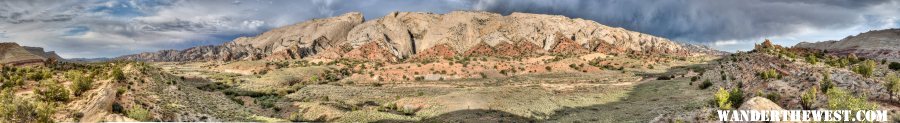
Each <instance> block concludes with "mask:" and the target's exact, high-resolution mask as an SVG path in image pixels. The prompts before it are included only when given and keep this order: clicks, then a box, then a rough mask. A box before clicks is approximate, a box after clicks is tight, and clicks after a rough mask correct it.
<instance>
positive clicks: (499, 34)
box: [0, 11, 900, 122]
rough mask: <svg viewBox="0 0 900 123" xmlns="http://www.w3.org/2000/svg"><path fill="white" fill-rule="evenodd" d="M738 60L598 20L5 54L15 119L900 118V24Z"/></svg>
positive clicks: (429, 18) (484, 20)
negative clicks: (812, 114) (73, 53)
mask: <svg viewBox="0 0 900 123" xmlns="http://www.w3.org/2000/svg"><path fill="white" fill-rule="evenodd" d="M760 42H762V43H759V44H757V45H756V47H755V48H754V49H753V50H751V51H738V52H724V51H719V50H715V49H712V48H709V47H707V46H703V45H696V44H688V43H679V42H675V41H672V40H670V39H666V38H662V37H657V36H653V35H649V34H644V33H640V32H635V31H630V30H626V29H623V28H618V27H610V26H606V25H603V24H600V23H598V22H595V21H592V20H585V19H580V18H570V17H566V16H561V15H546V14H531V13H512V14H509V15H501V14H497V13H491V12H481V11H454V12H449V13H445V14H434V13H427V12H392V13H390V14H387V15H385V16H383V17H377V18H375V19H371V20H366V19H364V17H363V14H361V13H355V12H351V13H345V14H342V15H339V16H335V17H328V18H319V19H313V20H309V21H304V22H299V23H296V24H293V25H288V26H283V27H279V28H275V29H271V30H268V31H266V32H263V33H261V34H259V35H255V36H251V37H239V38H236V39H234V40H233V41H229V42H227V43H224V44H220V45H207V46H197V47H191V48H187V49H174V50H163V51H156V52H145V53H140V54H133V55H125V56H120V57H116V58H112V59H109V60H102V61H91V62H88V61H80V60H67V59H63V58H61V57H59V56H58V55H56V54H55V53H54V52H47V51H45V50H53V49H43V48H37V47H26V46H20V45H18V44H15V43H2V44H0V64H2V65H3V66H4V67H3V68H2V69H0V74H2V76H0V86H2V89H3V91H2V94H0V121H2V122H119V121H121V122H129V121H161V122H194V121H200V122H215V121H247V122H304V121H312V122H715V121H717V120H718V119H717V118H716V116H715V111H716V110H719V109H757V110H766V109H789V110H795V109H833V110H838V109H844V110H864V109H869V110H874V109H879V110H889V111H890V113H889V114H891V117H890V119H891V120H892V121H898V119H900V115H897V114H896V113H897V111H900V103H898V102H900V97H896V96H898V94H900V77H898V75H897V73H898V72H897V70H898V69H900V63H898V62H900V55H898V54H900V49H898V48H900V29H886V30H874V31H870V32H864V33H861V34H858V35H855V36H850V37H847V38H844V39H841V40H835V41H823V42H815V43H806V42H804V43H799V44H797V45H795V46H791V47H785V46H781V45H777V44H773V43H772V41H770V40H763V41H760Z"/></svg>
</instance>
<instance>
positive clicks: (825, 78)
mask: <svg viewBox="0 0 900 123" xmlns="http://www.w3.org/2000/svg"><path fill="white" fill-rule="evenodd" d="M819 84H820V85H821V86H822V87H821V89H822V93H828V89H831V88H833V87H834V82H832V81H831V73H830V72H828V71H823V72H822V81H821V82H820V83H819Z"/></svg>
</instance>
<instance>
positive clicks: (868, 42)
mask: <svg viewBox="0 0 900 123" xmlns="http://www.w3.org/2000/svg"><path fill="white" fill-rule="evenodd" d="M794 47H798V48H810V49H818V50H825V51H827V52H828V53H829V54H836V55H848V54H855V55H856V56H859V57H865V58H878V59H888V60H900V29H885V30H875V31H869V32H865V33H860V34H858V35H856V36H848V37H846V38H844V39H841V40H838V41H834V40H832V41H822V42H815V43H809V42H801V43H799V44H797V45H795V46H794Z"/></svg>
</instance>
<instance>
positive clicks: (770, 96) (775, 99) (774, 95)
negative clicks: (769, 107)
mask: <svg viewBox="0 0 900 123" xmlns="http://www.w3.org/2000/svg"><path fill="white" fill-rule="evenodd" d="M766 99H769V100H772V102H778V100H781V95H779V94H778V93H777V92H773V93H768V94H766Z"/></svg>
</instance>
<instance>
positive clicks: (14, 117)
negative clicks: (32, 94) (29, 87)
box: [0, 89, 56, 123]
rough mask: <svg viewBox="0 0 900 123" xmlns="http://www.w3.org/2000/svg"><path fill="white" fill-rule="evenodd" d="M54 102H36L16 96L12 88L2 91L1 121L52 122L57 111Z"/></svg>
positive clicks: (19, 122)
mask: <svg viewBox="0 0 900 123" xmlns="http://www.w3.org/2000/svg"><path fill="white" fill-rule="evenodd" d="M55 107H56V106H55V105H54V103H47V102H35V101H30V100H28V99H24V98H19V97H16V96H14V94H13V92H12V90H9V89H4V90H2V92H0V122H4V123H32V122H35V123H50V122H53V120H52V115H53V114H54V113H55V112H56V110H55Z"/></svg>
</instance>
